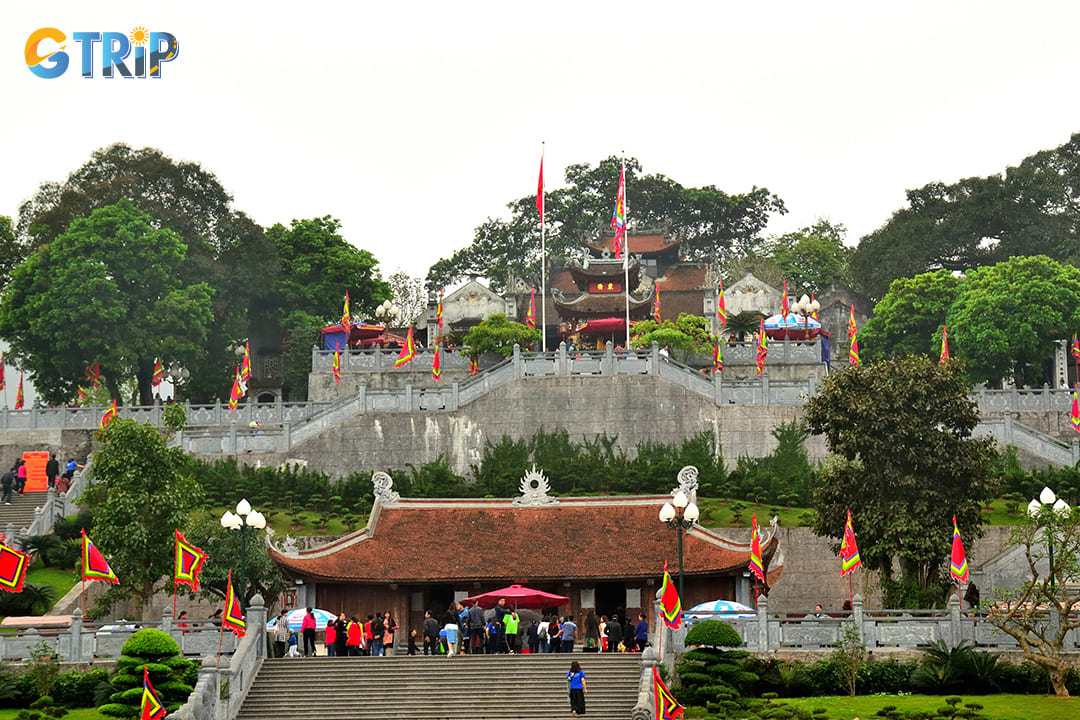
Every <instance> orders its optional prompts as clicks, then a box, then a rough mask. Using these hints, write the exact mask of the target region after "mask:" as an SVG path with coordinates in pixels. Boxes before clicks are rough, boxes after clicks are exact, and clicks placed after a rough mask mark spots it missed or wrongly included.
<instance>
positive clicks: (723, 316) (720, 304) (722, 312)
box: [716, 280, 727, 325]
mask: <svg viewBox="0 0 1080 720" xmlns="http://www.w3.org/2000/svg"><path fill="white" fill-rule="evenodd" d="M716 317H718V318H719V319H720V323H721V324H723V325H727V304H726V303H725V302H724V281H723V280H721V281H720V296H719V297H718V298H717V300H716Z"/></svg>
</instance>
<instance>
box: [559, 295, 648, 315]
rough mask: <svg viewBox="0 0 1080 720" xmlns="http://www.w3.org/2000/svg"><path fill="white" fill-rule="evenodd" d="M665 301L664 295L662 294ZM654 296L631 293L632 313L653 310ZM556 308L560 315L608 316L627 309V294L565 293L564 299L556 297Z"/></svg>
mask: <svg viewBox="0 0 1080 720" xmlns="http://www.w3.org/2000/svg"><path fill="white" fill-rule="evenodd" d="M660 299H661V301H663V296H661V298H660ZM652 303H653V298H652V297H651V296H649V297H646V298H643V299H640V300H639V299H637V298H635V297H634V295H633V293H631V294H630V314H631V315H634V313H635V312H636V311H639V310H640V311H642V312H644V311H645V310H650V311H651V310H652ZM555 308H556V309H557V310H558V312H559V317H564V318H566V317H586V316H588V317H608V316H611V315H621V314H622V313H624V312H625V310H626V296H625V295H623V294H622V293H618V294H612V295H588V294H581V295H574V296H567V295H564V296H563V299H562V300H560V299H559V298H555Z"/></svg>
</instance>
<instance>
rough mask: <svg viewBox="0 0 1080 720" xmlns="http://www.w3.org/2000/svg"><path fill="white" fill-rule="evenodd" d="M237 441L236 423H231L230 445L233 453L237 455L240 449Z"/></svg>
mask: <svg viewBox="0 0 1080 720" xmlns="http://www.w3.org/2000/svg"><path fill="white" fill-rule="evenodd" d="M237 442H238V440H237V437H236V423H229V445H230V446H231V447H232V454H233V455H236V454H237V453H238V452H239V449H238V448H237V446H236V444H237Z"/></svg>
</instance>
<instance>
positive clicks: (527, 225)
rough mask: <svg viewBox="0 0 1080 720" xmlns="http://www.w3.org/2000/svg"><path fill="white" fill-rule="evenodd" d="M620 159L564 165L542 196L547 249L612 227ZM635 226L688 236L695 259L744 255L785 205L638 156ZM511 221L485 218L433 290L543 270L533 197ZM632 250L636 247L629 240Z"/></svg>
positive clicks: (496, 283)
mask: <svg viewBox="0 0 1080 720" xmlns="http://www.w3.org/2000/svg"><path fill="white" fill-rule="evenodd" d="M621 163H622V160H621V159H620V158H617V157H609V158H606V159H604V160H602V161H600V163H599V164H597V165H596V166H595V167H594V166H591V165H589V164H588V163H579V164H575V165H570V166H569V167H567V168H566V187H563V188H558V189H556V190H551V191H549V192H548V193H547V194H546V196H545V218H546V222H547V248H548V252H549V254H550V255H554V256H564V257H575V256H577V255H580V253H581V245H580V242H581V236H582V234H583V233H584V234H586V235H588V236H594V235H595V233H596V231H597V228H598V227H599V228H601V229H603V228H607V227H608V225H609V224H610V222H611V214H612V209H613V208H614V206H615V194H616V191H617V189H618V184H619V168H620V165H621ZM626 186H627V195H628V201H627V202H628V206H629V208H630V215H629V217H628V219H627V222H628V225H629V229H630V232H634V231H635V230H643V229H646V228H654V227H658V226H662V225H668V226H669V227H670V230H671V232H672V233H673V234H674V235H675V236H676V237H678V238H680V239H681V240H682V241H683V244H682V250H683V253H684V255H685V256H686V257H687V258H688V259H690V260H699V261H711V262H716V263H719V262H721V261H723V260H725V259H727V258H728V257H729V256H733V255H739V254H744V253H745V252H747V251H748V250H750V249H751V248H753V247H755V246H756V245H757V244H758V243H759V242H760V239H761V238H760V234H761V231H762V230H763V229H764V227H765V225H766V223H768V220H769V217H770V215H772V214H773V213H781V214H782V213H784V212H786V210H785V208H784V204H783V202H782V201H781V200H780V198H778V197H777V196H776V195H773V194H772V193H770V192H769V191H768V190H767V189H766V188H758V187H754V188H752V189H751V190H750V191H748V192H746V193H743V194H737V195H729V194H727V193H725V192H723V191H721V190H719V189H717V188H716V187H715V186H712V185H708V186H705V187H701V188H687V187H683V186H682V185H680V184H679V183H677V182H676V181H674V180H672V179H670V178H667V177H665V176H663V175H660V174H656V175H646V174H645V173H644V172H643V171H642V168H641V164H640V163H639V162H638V160H636V159H635V158H628V159H627V160H626ZM507 207H508V208H509V209H510V213H511V217H510V219H509V220H504V219H493V218H488V219H487V220H486V221H485V222H484V223H483V224H481V225H480V226H479V227H478V228H477V229H476V235H475V237H474V238H473V242H472V244H471V245H469V246H468V247H466V248H463V249H462V250H459V251H458V252H456V253H454V255H453V256H452V257H450V258H447V259H443V260H440V261H438V262H437V263H435V264H434V265H433V266H432V267H431V269H430V270H429V271H428V276H427V287H428V290H431V291H437V290H438V289H439V288H440V287H445V286H447V285H450V284H453V283H454V282H456V281H457V280H460V279H463V278H466V277H485V278H487V279H488V280H489V281H490V282H491V286H492V288H493V289H495V290H502V289H505V288H506V287H507V283H508V281H509V279H510V278H511V277H517V278H522V279H529V280H530V281H532V282H535V280H538V279H539V277H540V223H539V217H538V214H537V212H536V196H535V195H528V196H526V197H523V198H520V199H518V200H515V201H513V202H511V203H509V204H508V205H507ZM631 251H633V248H632V247H631Z"/></svg>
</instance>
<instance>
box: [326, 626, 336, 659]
mask: <svg viewBox="0 0 1080 720" xmlns="http://www.w3.org/2000/svg"><path fill="white" fill-rule="evenodd" d="M336 624H337V623H336V622H335V621H333V620H327V621H326V635H325V637H324V638H323V644H324V645H325V646H326V657H337V629H336V628H335V625H336Z"/></svg>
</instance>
